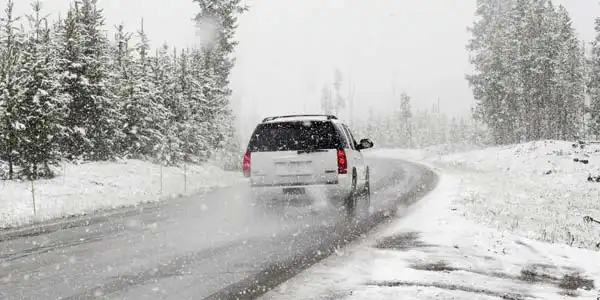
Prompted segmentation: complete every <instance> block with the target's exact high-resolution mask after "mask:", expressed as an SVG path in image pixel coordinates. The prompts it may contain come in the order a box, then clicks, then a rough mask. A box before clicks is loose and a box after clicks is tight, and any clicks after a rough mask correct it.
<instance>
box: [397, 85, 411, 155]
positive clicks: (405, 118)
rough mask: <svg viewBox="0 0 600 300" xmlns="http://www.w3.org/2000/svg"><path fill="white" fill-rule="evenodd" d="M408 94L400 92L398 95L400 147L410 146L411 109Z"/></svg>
mask: <svg viewBox="0 0 600 300" xmlns="http://www.w3.org/2000/svg"><path fill="white" fill-rule="evenodd" d="M410 100H411V99H410V96H409V95H408V94H406V93H402V95H401V96H400V113H399V116H398V117H399V120H400V131H399V133H400V140H401V141H400V144H401V146H402V147H411V146H412V110H411V107H410Z"/></svg>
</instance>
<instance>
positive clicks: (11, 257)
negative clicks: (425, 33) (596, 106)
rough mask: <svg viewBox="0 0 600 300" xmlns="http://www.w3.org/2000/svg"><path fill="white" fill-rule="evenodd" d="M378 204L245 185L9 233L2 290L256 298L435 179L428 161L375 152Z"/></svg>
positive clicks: (44, 294) (14, 294)
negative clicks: (352, 216) (289, 200)
mask: <svg viewBox="0 0 600 300" xmlns="http://www.w3.org/2000/svg"><path fill="white" fill-rule="evenodd" d="M369 161H370V164H371V170H372V175H371V178H372V179H371V180H372V181H373V182H372V189H373V191H374V195H373V199H372V207H373V211H372V213H371V215H370V217H369V218H368V219H366V220H362V221H361V222H360V223H358V224H350V223H348V222H347V220H346V219H345V218H344V217H343V215H341V214H340V213H338V212H337V211H336V210H334V209H332V208H329V207H325V206H315V207H313V208H308V207H296V208H288V209H286V210H285V211H284V212H283V213H282V212H277V213H274V212H269V211H265V210H264V209H263V208H261V207H259V206H256V205H254V203H251V202H249V201H248V200H247V199H248V197H246V196H245V195H246V194H247V187H246V186H245V185H240V186H234V187H231V188H227V189H221V190H217V191H215V192H212V193H209V194H207V195H203V196H196V197H190V198H183V199H179V200H176V201H173V202H170V203H169V204H168V205H167V204H165V205H162V206H159V207H153V208H152V209H148V210H144V209H143V207H142V209H140V211H139V213H137V214H128V215H125V216H123V215H118V216H115V217H114V218H110V217H109V218H107V219H106V220H105V221H103V222H98V223H93V224H91V225H89V226H81V227H73V228H68V229H64V230H59V231H55V232H50V233H46V234H41V235H35V236H26V237H21V238H15V239H7V240H4V241H0V266H1V268H0V299H254V298H256V297H257V296H259V295H261V294H263V293H264V292H266V291H267V290H269V289H271V288H273V287H275V286H277V285H278V284H280V283H281V282H283V281H285V280H287V279H289V278H290V277H292V276H294V275H295V274H297V273H298V272H300V271H302V270H304V269H306V268H307V267H309V266H310V265H312V264H314V263H316V262H317V261H319V260H321V259H323V258H325V257H327V256H328V255H329V254H331V253H332V252H333V251H335V250H336V249H337V248H339V247H342V246H344V245H345V244H347V243H348V242H350V241H352V240H354V239H355V238H357V237H358V236H360V235H361V234H364V233H366V232H367V231H368V230H369V229H371V228H372V227H373V226H375V225H376V224H379V223H381V222H382V221H383V220H384V219H385V218H386V217H388V216H390V215H392V214H393V212H394V208H395V207H396V205H397V204H399V203H410V202H412V201H415V200H417V199H418V198H420V197H421V196H422V195H423V194H424V193H425V192H427V191H428V190H430V189H431V188H433V187H434V185H435V182H436V178H435V175H434V174H433V172H431V171H429V170H427V169H426V168H424V167H422V166H419V165H416V164H412V163H407V162H402V161H398V160H388V159H374V158H371V159H369Z"/></svg>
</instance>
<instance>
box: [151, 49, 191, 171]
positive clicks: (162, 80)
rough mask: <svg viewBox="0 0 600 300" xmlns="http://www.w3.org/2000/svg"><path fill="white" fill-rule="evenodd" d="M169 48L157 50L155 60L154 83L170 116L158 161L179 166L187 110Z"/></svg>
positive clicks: (167, 119) (174, 56)
mask: <svg viewBox="0 0 600 300" xmlns="http://www.w3.org/2000/svg"><path fill="white" fill-rule="evenodd" d="M169 50H170V49H169V47H168V45H166V44H164V45H162V47H160V48H159V49H157V51H156V55H155V58H154V59H153V60H152V74H153V78H152V82H153V83H154V85H155V86H156V88H157V90H158V93H159V97H158V98H159V99H162V101H163V106H164V107H165V109H166V110H167V112H168V115H167V118H166V120H165V124H164V127H163V132H164V136H165V142H164V143H163V144H162V145H160V147H159V149H158V157H157V158H158V160H159V161H160V162H162V163H164V164H167V165H176V164H178V163H180V162H181V161H183V157H184V154H183V152H182V151H183V150H182V145H183V142H182V141H181V137H182V134H181V133H182V132H183V128H184V123H185V120H186V119H187V118H186V115H187V108H186V106H185V102H184V99H183V97H182V95H181V93H180V92H179V90H178V83H179V82H178V78H177V75H178V74H177V72H178V69H177V67H176V62H175V60H176V59H177V55H175V54H173V56H171V55H169Z"/></svg>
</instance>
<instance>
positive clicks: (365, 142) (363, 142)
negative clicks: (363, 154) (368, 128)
mask: <svg viewBox="0 0 600 300" xmlns="http://www.w3.org/2000/svg"><path fill="white" fill-rule="evenodd" d="M369 148H373V142H371V140H370V139H362V140H360V143H358V150H364V149H369Z"/></svg>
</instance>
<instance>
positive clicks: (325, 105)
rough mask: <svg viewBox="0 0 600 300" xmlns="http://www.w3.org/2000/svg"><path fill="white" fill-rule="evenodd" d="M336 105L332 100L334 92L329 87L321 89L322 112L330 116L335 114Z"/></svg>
mask: <svg viewBox="0 0 600 300" xmlns="http://www.w3.org/2000/svg"><path fill="white" fill-rule="evenodd" d="M333 110H334V104H333V99H332V91H331V88H330V87H329V86H324V87H323V89H321V112H322V113H324V114H326V115H330V114H333Z"/></svg>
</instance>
